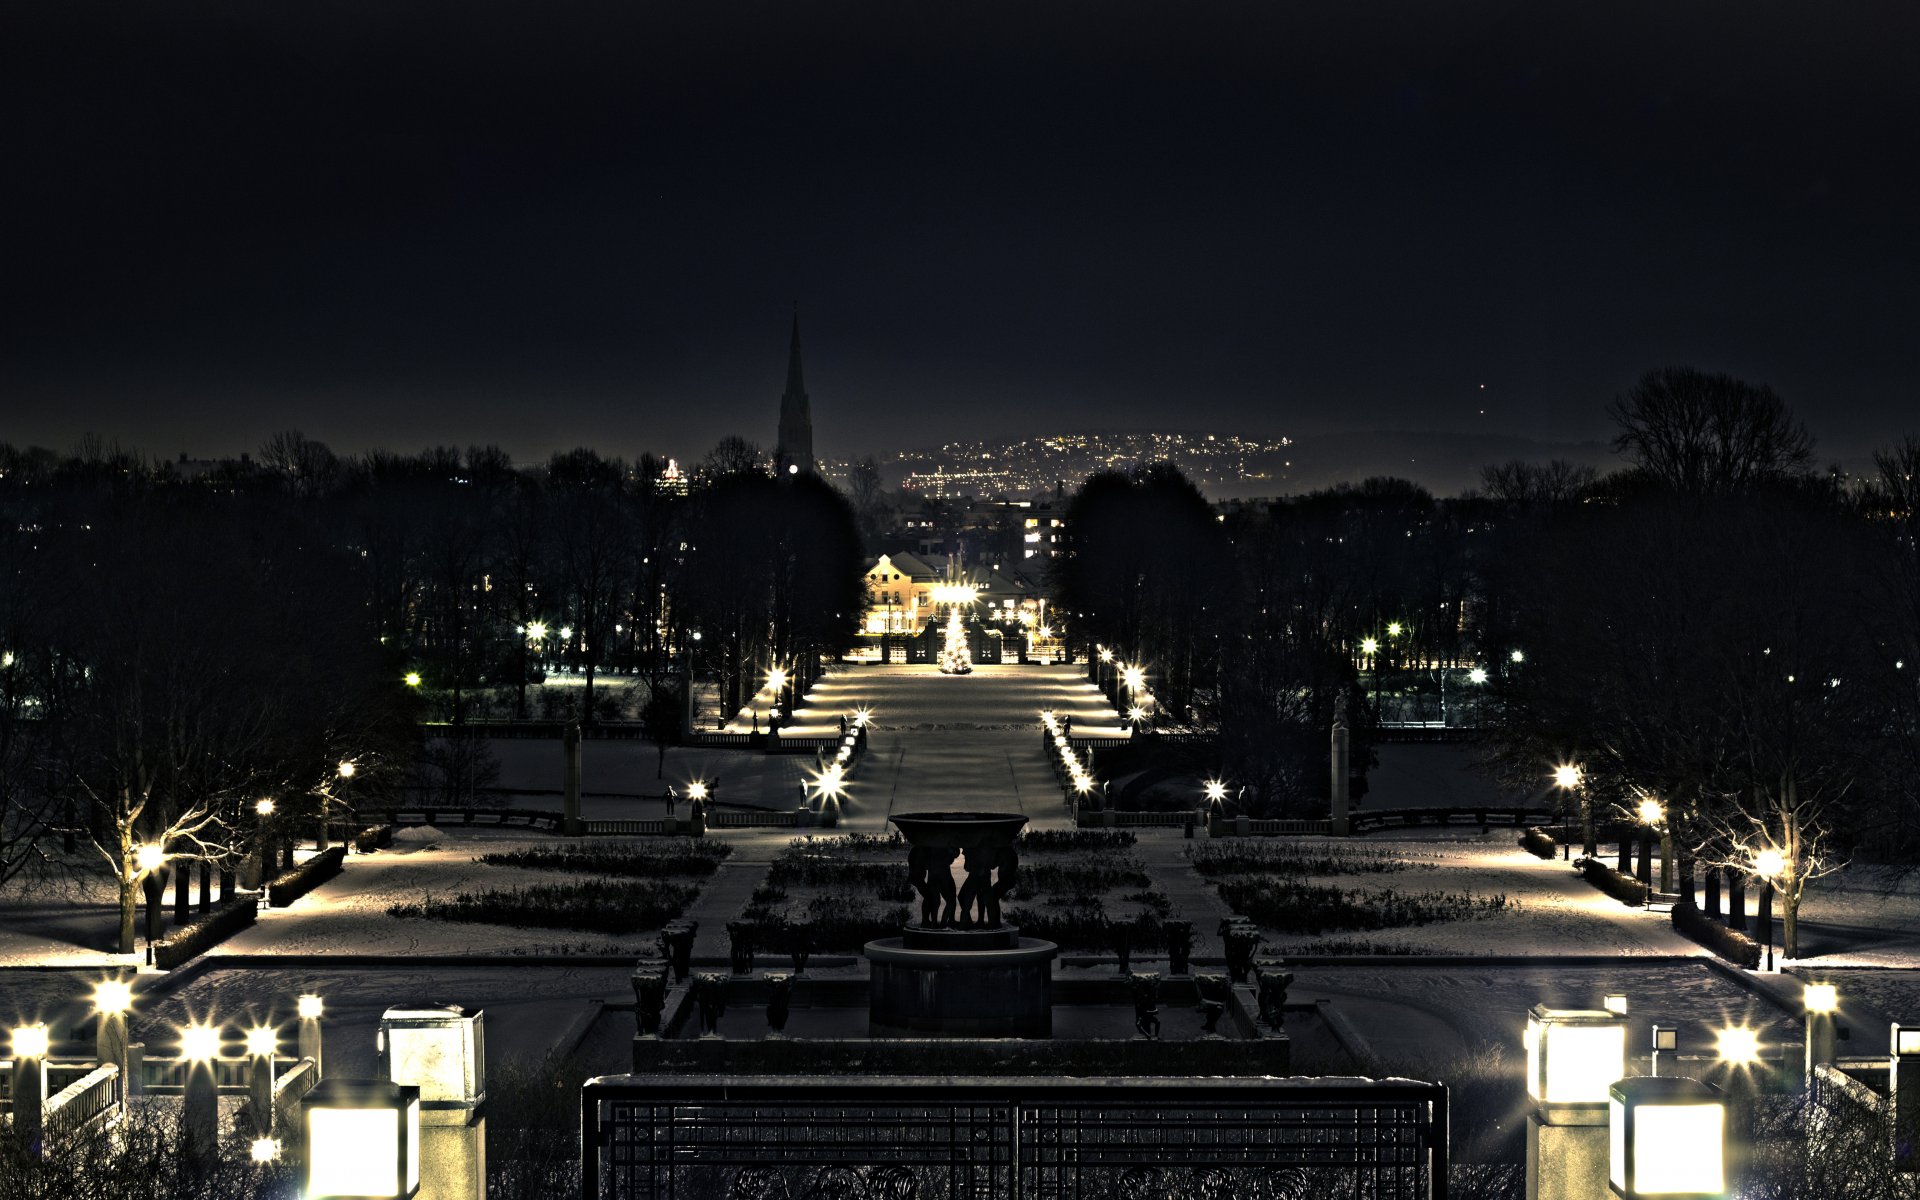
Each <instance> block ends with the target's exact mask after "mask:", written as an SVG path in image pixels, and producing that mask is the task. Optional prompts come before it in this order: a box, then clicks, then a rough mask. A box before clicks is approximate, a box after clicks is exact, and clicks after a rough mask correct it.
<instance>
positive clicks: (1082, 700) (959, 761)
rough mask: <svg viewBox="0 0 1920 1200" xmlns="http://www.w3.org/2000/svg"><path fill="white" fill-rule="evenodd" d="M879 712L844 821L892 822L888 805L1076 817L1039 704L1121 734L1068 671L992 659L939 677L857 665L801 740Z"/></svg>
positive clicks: (841, 674)
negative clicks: (1052, 758)
mask: <svg viewBox="0 0 1920 1200" xmlns="http://www.w3.org/2000/svg"><path fill="white" fill-rule="evenodd" d="M860 708H864V709H867V710H869V711H870V713H871V714H872V718H871V719H872V725H871V728H870V732H869V735H868V745H867V757H866V760H865V761H864V762H862V763H861V764H860V766H859V769H858V770H857V771H856V772H855V773H854V781H853V786H852V788H851V789H850V792H849V795H848V798H847V803H846V806H845V809H844V813H845V818H846V819H845V821H844V822H843V826H844V827H845V828H847V829H849V830H854V831H858V832H863V833H879V832H883V831H884V830H885V829H886V828H887V825H886V818H887V815H888V814H889V813H891V812H934V811H945V812H1019V813H1025V814H1026V815H1027V817H1028V818H1029V819H1030V821H1031V822H1032V824H1031V828H1035V829H1049V828H1065V827H1067V826H1068V824H1069V821H1070V818H1069V815H1068V813H1067V809H1066V806H1065V804H1064V803H1063V802H1062V799H1061V795H1060V788H1059V786H1058V785H1057V784H1056V783H1055V782H1054V778H1053V769H1052V767H1051V766H1050V765H1049V764H1048V762H1047V757H1046V753H1045V751H1044V750H1043V749H1042V746H1041V741H1040V725H1039V717H1040V712H1041V710H1042V709H1051V710H1053V711H1054V712H1057V713H1059V714H1061V715H1063V716H1064V715H1068V714H1071V715H1072V717H1073V722H1074V727H1075V729H1079V730H1086V731H1088V732H1099V733H1118V732H1120V719H1119V715H1118V714H1117V713H1115V712H1114V711H1113V708H1112V706H1111V705H1109V704H1108V703H1107V700H1106V697H1104V696H1102V695H1101V694H1100V693H1099V691H1097V690H1096V689H1095V688H1094V687H1093V686H1092V685H1091V684H1089V683H1087V681H1086V678H1085V676H1084V675H1083V674H1082V673H1080V672H1079V671H1076V670H1074V669H1073V668H1070V667H1042V666H1027V667H1022V666H983V667H978V668H976V669H975V670H974V672H973V673H972V674H970V675H962V676H952V675H942V674H940V673H939V671H938V670H936V669H935V668H933V667H931V666H884V667H883V666H848V667H845V668H842V669H839V670H836V671H834V672H833V673H832V674H830V675H828V676H827V677H826V678H824V679H822V680H821V681H820V682H819V683H817V684H815V685H814V687H813V689H812V690H811V691H810V692H809V693H808V694H807V697H806V701H805V703H804V704H803V705H802V706H801V707H800V709H799V710H798V711H797V712H796V713H795V714H794V723H793V725H792V726H791V729H792V732H793V733H794V734H795V735H797V736H805V735H807V734H809V733H827V732H832V731H833V730H834V729H835V728H836V722H837V719H838V717H839V715H840V714H842V713H845V712H849V711H852V710H854V709H860Z"/></svg>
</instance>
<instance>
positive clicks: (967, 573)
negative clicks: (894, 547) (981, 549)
mask: <svg viewBox="0 0 1920 1200" xmlns="http://www.w3.org/2000/svg"><path fill="white" fill-rule="evenodd" d="M952 570H953V576H952V578H949V576H948V571H949V562H948V558H947V556H946V555H944V554H924V555H922V554H911V553H908V552H906V551H899V552H896V553H893V554H883V555H881V556H880V558H879V560H878V561H876V562H875V563H874V564H873V565H872V566H871V567H868V568H867V623H866V628H865V632H867V633H869V634H881V633H887V634H907V635H909V636H910V635H913V634H916V633H919V632H920V631H921V630H923V629H925V628H926V627H927V624H928V623H929V622H931V621H933V620H934V619H935V618H936V617H938V616H939V611H938V610H939V605H938V604H936V603H935V601H934V598H933V597H934V589H935V588H936V587H940V586H942V585H944V584H947V583H951V582H954V581H955V580H957V581H959V582H961V583H964V584H968V585H970V586H972V587H973V588H975V589H976V590H977V595H978V601H977V603H976V605H975V610H974V611H975V615H976V616H978V617H979V618H980V619H981V620H983V621H986V622H987V623H989V624H997V625H1009V626H1010V625H1015V624H1018V625H1024V626H1035V625H1038V624H1042V623H1044V621H1045V616H1046V602H1045V599H1044V596H1043V592H1042V589H1041V587H1040V581H1039V580H1037V579H1034V578H1032V577H1030V576H1027V575H1025V574H1023V573H1021V572H1019V571H1015V570H1010V569H1006V568H1003V567H1001V566H998V565H994V566H987V565H975V566H968V567H960V566H958V565H957V564H956V565H954V566H953V568H952Z"/></svg>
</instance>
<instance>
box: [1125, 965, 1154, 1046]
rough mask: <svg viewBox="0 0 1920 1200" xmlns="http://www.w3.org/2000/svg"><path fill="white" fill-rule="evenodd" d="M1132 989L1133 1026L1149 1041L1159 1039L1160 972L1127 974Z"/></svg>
mask: <svg viewBox="0 0 1920 1200" xmlns="http://www.w3.org/2000/svg"><path fill="white" fill-rule="evenodd" d="M1127 982H1128V984H1129V985H1130V987H1131V989H1132V991H1133V1027H1134V1028H1135V1029H1136V1030H1138V1031H1139V1032H1140V1036H1141V1037H1143V1038H1146V1039H1147V1040H1148V1041H1150V1042H1157V1041H1159V1040H1160V973H1159V972H1158V971H1135V972H1133V973H1132V974H1130V975H1128V976H1127Z"/></svg>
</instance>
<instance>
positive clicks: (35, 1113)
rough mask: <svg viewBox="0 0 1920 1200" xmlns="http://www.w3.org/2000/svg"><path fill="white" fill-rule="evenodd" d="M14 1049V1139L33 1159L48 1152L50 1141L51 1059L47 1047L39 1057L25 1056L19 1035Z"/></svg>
mask: <svg viewBox="0 0 1920 1200" xmlns="http://www.w3.org/2000/svg"><path fill="white" fill-rule="evenodd" d="M14 1042H15V1045H14V1048H13V1137H14V1140H15V1141H16V1142H18V1143H19V1145H20V1148H21V1149H22V1150H24V1151H25V1152H26V1154H27V1157H29V1158H40V1157H41V1156H43V1155H44V1154H45V1153H46V1148H47V1147H46V1138H47V1057H46V1048H45V1047H37V1049H39V1051H40V1052H39V1053H37V1054H23V1053H21V1050H22V1049H23V1047H22V1046H21V1045H20V1044H19V1042H20V1038H19V1036H18V1035H17V1034H16V1035H15V1038H14Z"/></svg>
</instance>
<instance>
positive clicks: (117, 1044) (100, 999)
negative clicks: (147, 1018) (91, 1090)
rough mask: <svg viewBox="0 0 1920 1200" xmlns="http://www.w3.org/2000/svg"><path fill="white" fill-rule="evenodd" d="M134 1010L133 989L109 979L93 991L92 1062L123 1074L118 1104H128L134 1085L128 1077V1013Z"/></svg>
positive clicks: (130, 985)
mask: <svg viewBox="0 0 1920 1200" xmlns="http://www.w3.org/2000/svg"><path fill="white" fill-rule="evenodd" d="M132 1007H133V985H132V984H130V983H128V982H127V981H126V980H124V979H108V980H104V981H102V982H101V983H100V984H98V985H97V986H95V988H94V989H93V1012H94V1023H93V1061H94V1062H96V1063H99V1064H100V1065H101V1066H103V1067H104V1066H108V1065H111V1066H113V1067H115V1068H117V1069H118V1070H119V1072H120V1082H119V1087H118V1089H117V1090H118V1092H119V1101H120V1103H122V1104H125V1103H126V1102H127V1096H128V1095H129V1093H130V1091H131V1089H132V1086H133V1083H132V1080H130V1079H129V1078H128V1076H127V1068H128V1065H129V1062H128V1059H129V1055H128V1049H127V1010H128V1009H130V1008H132Z"/></svg>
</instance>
